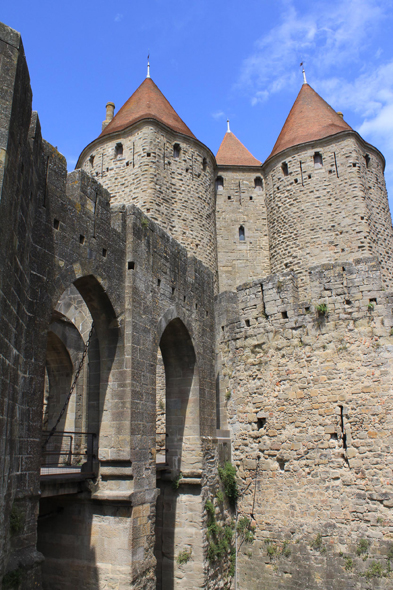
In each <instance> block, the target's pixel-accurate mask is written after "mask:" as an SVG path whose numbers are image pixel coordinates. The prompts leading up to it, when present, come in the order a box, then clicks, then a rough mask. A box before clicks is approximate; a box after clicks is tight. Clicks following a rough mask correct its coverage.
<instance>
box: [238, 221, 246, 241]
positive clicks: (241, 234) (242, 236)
mask: <svg viewBox="0 0 393 590" xmlns="http://www.w3.org/2000/svg"><path fill="white" fill-rule="evenodd" d="M239 241H240V242H245V241H246V233H245V231H244V226H243V225H241V226H240V227H239Z"/></svg>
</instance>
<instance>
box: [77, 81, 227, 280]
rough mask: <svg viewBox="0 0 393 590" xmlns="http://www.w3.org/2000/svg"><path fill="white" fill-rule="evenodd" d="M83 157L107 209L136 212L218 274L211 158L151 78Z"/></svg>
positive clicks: (108, 116)
mask: <svg viewBox="0 0 393 590" xmlns="http://www.w3.org/2000/svg"><path fill="white" fill-rule="evenodd" d="M113 112H114V105H113V103H108V105H107V112H106V119H105V121H104V122H103V130H102V133H101V135H100V136H99V137H98V138H97V139H95V140H94V141H93V142H91V143H90V144H89V145H88V146H87V147H86V148H85V149H84V150H83V152H82V153H81V155H80V157H79V159H78V162H77V165H76V167H77V168H82V169H83V170H85V171H86V172H88V174H90V175H91V176H93V177H94V178H96V179H97V180H99V182H100V183H101V184H102V185H103V186H104V187H105V188H106V189H108V191H109V192H110V193H111V204H130V203H133V204H135V205H137V206H138V207H139V208H140V209H142V211H143V212H144V213H146V215H148V216H149V217H150V218H151V219H152V220H153V221H156V222H157V223H158V224H159V225H160V226H161V227H162V228H163V229H164V230H165V231H167V232H168V233H169V234H170V235H171V236H172V237H173V238H175V239H176V240H177V241H178V242H180V244H182V245H183V246H184V247H185V248H187V251H188V253H189V254H191V255H194V256H196V257H197V258H198V259H200V260H201V261H202V262H203V263H204V264H205V265H206V266H208V267H209V268H210V269H211V270H212V271H213V272H214V273H215V274H216V272H217V252H216V250H217V248H216V223H215V191H214V167H215V159H214V155H213V154H212V153H211V151H210V150H209V149H208V148H207V147H206V146H205V145H203V144H202V143H201V142H200V141H198V139H196V137H195V136H194V135H193V133H192V132H191V131H190V129H189V128H188V127H187V125H186V124H185V123H184V122H183V121H182V120H181V119H180V117H179V116H178V115H177V113H176V112H175V110H174V109H173V108H172V106H171V105H170V104H169V102H168V101H167V99H166V98H165V97H164V95H163V94H162V93H161V91H160V90H159V89H158V87H157V86H156V84H155V83H154V82H153V80H152V79H151V78H150V76H149V75H148V77H147V78H146V79H145V80H144V81H143V82H142V84H141V85H140V86H139V88H138V89H137V90H136V91H135V92H134V94H133V95H132V96H131V97H130V98H129V99H128V101H127V102H126V103H125V104H124V105H123V107H122V108H121V109H120V110H119V111H118V113H117V114H116V115H115V116H113Z"/></svg>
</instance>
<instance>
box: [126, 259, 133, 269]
mask: <svg viewBox="0 0 393 590" xmlns="http://www.w3.org/2000/svg"><path fill="white" fill-rule="evenodd" d="M127 266H128V270H134V268H135V262H134V261H133V260H129V261H128V265H127Z"/></svg>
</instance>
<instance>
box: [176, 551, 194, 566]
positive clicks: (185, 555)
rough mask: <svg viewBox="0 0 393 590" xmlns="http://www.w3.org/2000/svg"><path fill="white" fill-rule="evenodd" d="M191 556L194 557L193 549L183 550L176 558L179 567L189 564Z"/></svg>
mask: <svg viewBox="0 0 393 590" xmlns="http://www.w3.org/2000/svg"><path fill="white" fill-rule="evenodd" d="M191 555H192V548H191V547H190V548H189V549H188V550H187V549H183V551H180V553H179V554H178V556H177V557H176V561H177V563H178V564H179V565H183V564H185V563H187V562H188V561H190V559H191Z"/></svg>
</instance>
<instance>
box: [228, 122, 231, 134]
mask: <svg viewBox="0 0 393 590" xmlns="http://www.w3.org/2000/svg"><path fill="white" fill-rule="evenodd" d="M230 132H231V130H230V128H229V119H227V133H230Z"/></svg>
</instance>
